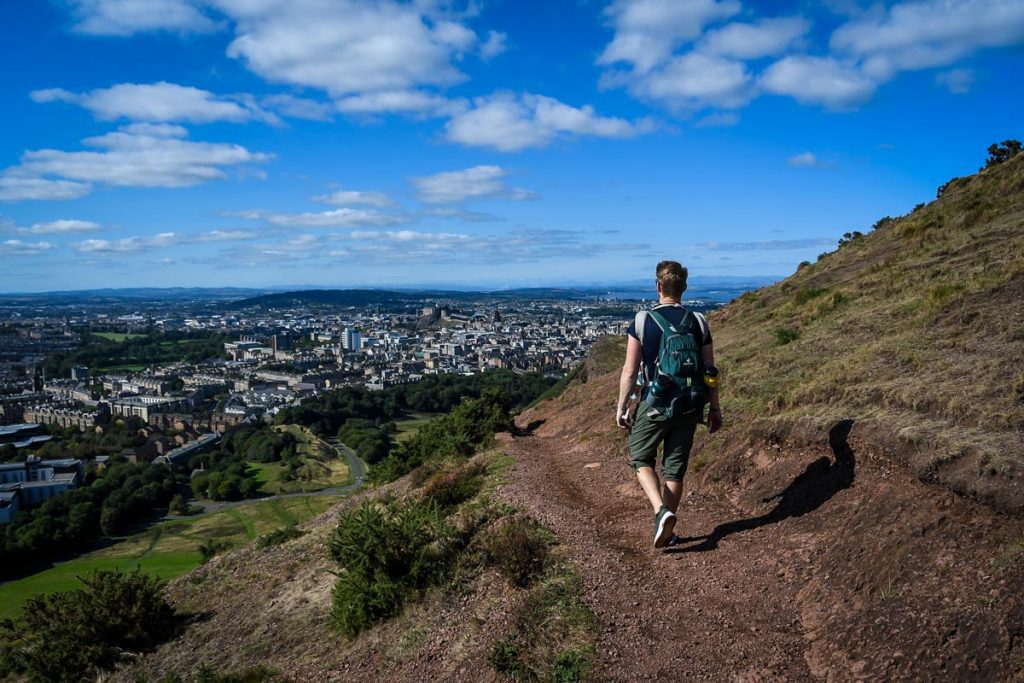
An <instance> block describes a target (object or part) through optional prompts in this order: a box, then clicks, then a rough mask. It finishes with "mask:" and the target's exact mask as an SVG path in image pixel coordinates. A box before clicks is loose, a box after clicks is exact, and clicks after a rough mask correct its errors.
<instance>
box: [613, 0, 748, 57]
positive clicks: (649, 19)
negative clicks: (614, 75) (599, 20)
mask: <svg viewBox="0 0 1024 683" xmlns="http://www.w3.org/2000/svg"><path fill="white" fill-rule="evenodd" d="M740 9H741V5H740V3H739V2H738V0H688V1H687V2H679V0H615V2H613V3H612V4H611V5H609V6H608V8H607V9H606V10H605V15H606V17H607V18H608V20H609V22H610V23H611V25H612V27H613V28H614V29H615V36H614V37H613V38H612V42H611V43H609V44H608V46H607V47H606V48H605V50H604V52H602V53H601V56H600V57H599V58H598V63H599V64H606V65H610V64H615V63H616V62H626V63H628V64H630V65H631V66H632V67H633V68H634V69H635V70H636V71H637V72H640V73H643V72H646V71H649V70H651V69H653V68H654V67H655V66H657V65H658V64H661V63H662V62H664V61H665V60H666V59H667V58H668V57H669V55H671V54H672V52H673V51H674V50H675V49H676V47H678V46H679V45H681V44H682V43H684V42H689V41H692V40H694V39H696V38H698V37H700V35H701V33H702V32H703V31H704V28H705V27H706V26H707V25H709V24H711V23H712V22H715V21H719V20H722V19H727V18H729V17H731V16H733V15H735V14H738V13H739V11H740Z"/></svg>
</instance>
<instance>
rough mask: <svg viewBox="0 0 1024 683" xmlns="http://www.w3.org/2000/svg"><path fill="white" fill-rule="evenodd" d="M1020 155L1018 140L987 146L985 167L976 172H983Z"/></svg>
mask: <svg viewBox="0 0 1024 683" xmlns="http://www.w3.org/2000/svg"><path fill="white" fill-rule="evenodd" d="M1020 153H1021V143H1020V140H1003V141H1002V142H998V143H995V144H992V145H989V147H988V159H986V160H985V165H984V166H982V167H981V168H980V169H978V170H980V171H984V170H985V169H986V168H991V167H992V166H996V165H998V164H1001V163H1003V162H1006V161H1009V160H1010V159H1012V158H1013V157H1015V156H1017V155H1018V154H1020Z"/></svg>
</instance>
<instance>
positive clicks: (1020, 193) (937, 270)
mask: <svg viewBox="0 0 1024 683" xmlns="http://www.w3.org/2000/svg"><path fill="white" fill-rule="evenodd" d="M1022 313H1024V155H1021V156H1018V157H1017V158H1016V159H1013V160H1011V161H1010V162H1007V163H1005V164H1003V165H1001V166H998V167H995V168H992V169H989V170H986V171H984V172H981V173H979V174H977V175H975V176H971V177H969V178H964V179H961V180H958V181H956V182H955V183H953V184H952V186H951V187H950V188H949V189H948V190H947V192H946V193H945V194H944V196H943V197H942V198H941V199H939V200H936V201H934V202H932V203H930V204H928V205H927V206H924V207H921V208H918V209H917V210H915V211H913V212H912V213H910V214H908V215H906V216H904V217H901V218H899V219H897V220H894V221H891V222H887V223H885V224H883V225H881V226H880V227H879V228H878V229H876V230H874V231H873V232H870V233H868V234H867V235H865V236H864V237H862V238H860V239H857V240H855V241H854V242H853V243H851V244H849V245H847V246H844V247H842V248H840V249H838V250H837V251H835V252H833V253H831V254H828V255H827V256H825V257H824V258H822V259H821V260H819V262H818V263H816V264H813V265H810V266H805V267H803V268H801V269H800V270H798V271H797V272H796V273H795V274H794V275H792V276H791V277H789V278H787V279H786V280H784V281H782V282H779V283H777V284H775V285H772V286H770V287H767V288H764V289H762V290H759V291H756V292H751V293H748V294H746V295H744V296H742V297H740V298H739V299H738V300H737V301H735V302H733V303H732V304H731V305H729V306H728V307H726V308H725V309H723V310H721V311H720V312H719V313H718V314H717V315H715V316H714V317H713V318H712V324H713V326H714V330H715V342H716V344H715V346H716V351H717V354H718V360H719V364H720V365H721V366H722V367H723V369H724V373H725V375H724V394H723V396H724V397H723V403H724V405H725V409H726V411H727V419H729V421H730V423H731V426H732V429H736V430H738V431H741V432H742V431H746V432H749V434H750V436H757V437H764V436H769V437H771V438H785V437H787V436H789V437H792V436H794V435H797V436H799V435H801V434H803V435H810V434H814V435H820V434H822V433H824V432H827V428H828V425H829V424H831V423H833V422H834V421H836V420H838V419H843V418H851V419H854V420H856V421H857V422H858V423H860V425H859V427H855V428H857V429H865V430H870V434H871V436H872V438H874V439H876V440H877V441H879V442H880V443H881V444H882V445H883V446H884V447H885V448H886V449H887V450H888V451H889V452H890V455H892V456H894V457H896V458H897V460H900V461H902V462H903V463H904V464H906V465H908V466H910V467H911V468H912V469H913V470H914V471H915V472H916V473H917V474H918V475H919V476H921V477H922V478H924V479H926V480H930V481H935V482H939V483H942V484H945V485H948V486H950V487H951V488H953V489H954V490H957V491H959V492H961V493H967V494H971V495H974V496H976V497H978V498H980V499H983V500H985V501H986V502H989V503H992V504H995V505H996V506H998V507H1000V508H1003V509H1012V510H1022V509H1024V493H1022V492H1021V490H1020V489H1021V487H1020V486H1019V484H1017V483H1016V482H1019V479H1020V477H1021V476H1022V475H1024V448H1022V444H1024V441H1022V432H1024V367H1022V365H1021V360H1020V359H1021V357H1022V355H1024V315H1022ZM780 330H783V331H786V332H795V333H797V334H798V335H799V336H798V337H797V338H796V339H795V340H794V341H791V342H789V343H785V344H783V343H780V339H779V337H780ZM783 334H785V332H784V333H783ZM822 427H824V432H823V430H822Z"/></svg>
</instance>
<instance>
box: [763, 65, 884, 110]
mask: <svg viewBox="0 0 1024 683" xmlns="http://www.w3.org/2000/svg"><path fill="white" fill-rule="evenodd" d="M760 85H761V87H762V88H763V89H764V90H765V91H766V92H769V93H774V94H776V95H788V96H790V97H792V98H794V99H796V100H797V101H798V102H802V103H804V104H820V105H824V106H825V107H828V108H830V109H851V108H853V107H856V106H859V105H861V104H864V103H865V102H867V101H868V100H869V99H871V96H872V95H874V93H875V88H876V87H877V85H876V83H875V81H873V80H872V79H870V78H868V77H867V76H865V75H864V74H862V73H861V72H860V71H859V70H858V69H857V68H856V67H855V66H853V65H850V64H846V63H844V62H840V61H838V60H835V59H832V58H830V57H784V58H782V59H780V60H779V61H777V62H775V63H774V64H772V65H771V66H770V67H769V68H768V70H767V71H766V72H765V73H764V75H763V76H762V77H761V80H760Z"/></svg>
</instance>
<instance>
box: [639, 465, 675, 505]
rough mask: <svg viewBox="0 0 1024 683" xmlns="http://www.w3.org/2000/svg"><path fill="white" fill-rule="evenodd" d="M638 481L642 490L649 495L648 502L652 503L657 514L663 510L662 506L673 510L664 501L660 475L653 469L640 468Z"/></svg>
mask: <svg viewBox="0 0 1024 683" xmlns="http://www.w3.org/2000/svg"><path fill="white" fill-rule="evenodd" d="M636 479H637V481H639V482H640V488H642V489H643V490H644V493H646V494H647V500H649V501H651V507H652V508H654V513H655V514H657V513H658V511H659V510H661V506H662V505H665V506H668V508H669V509H670V510H671V509H672V508H671V506H669V505H668V503H667V502H666V501H664V500H662V496H661V491H659V490H658V475H657V474H655V473H654V468H653V467H638V468H637V469H636Z"/></svg>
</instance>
